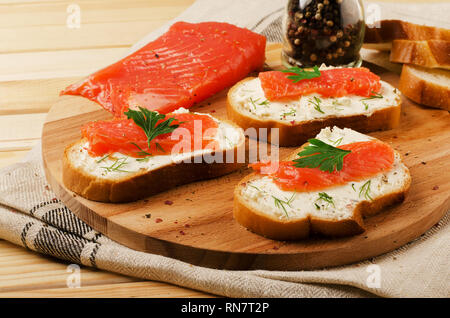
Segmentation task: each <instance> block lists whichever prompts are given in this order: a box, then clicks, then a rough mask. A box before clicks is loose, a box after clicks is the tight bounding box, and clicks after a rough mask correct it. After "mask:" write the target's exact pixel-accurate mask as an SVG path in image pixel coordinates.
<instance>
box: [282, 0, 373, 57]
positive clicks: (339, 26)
mask: <svg viewBox="0 0 450 318" xmlns="http://www.w3.org/2000/svg"><path fill="white" fill-rule="evenodd" d="M346 1H347V2H346V3H345V4H346V6H345V7H344V6H341V4H342V3H343V2H342V0H311V1H309V2H307V5H306V6H304V7H300V1H298V0H291V1H289V2H288V7H287V19H288V21H287V25H286V31H285V32H286V33H285V34H286V40H285V45H284V47H283V59H284V60H285V61H286V63H287V64H291V65H293V64H296V65H301V66H312V65H317V64H321V63H326V64H330V65H346V64H349V63H352V62H355V61H357V60H358V59H359V49H360V48H361V44H362V37H363V28H364V21H363V20H362V15H361V19H360V20H352V21H350V20H349V21H350V22H351V23H349V21H347V20H345V19H346V17H347V16H349V17H353V16H354V12H352V14H349V12H341V11H342V10H349V9H348V8H353V9H352V10H360V7H359V6H358V5H355V6H353V7H352V5H351V4H352V3H351V1H354V2H355V3H356V4H357V3H358V1H357V0H346Z"/></svg>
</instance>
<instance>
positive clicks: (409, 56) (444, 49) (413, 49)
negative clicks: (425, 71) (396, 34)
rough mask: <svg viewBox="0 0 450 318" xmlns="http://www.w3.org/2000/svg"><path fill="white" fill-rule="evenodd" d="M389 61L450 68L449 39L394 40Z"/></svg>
mask: <svg viewBox="0 0 450 318" xmlns="http://www.w3.org/2000/svg"><path fill="white" fill-rule="evenodd" d="M390 61H391V62H395V63H407V64H415V65H420V66H424V67H429V68H443V69H450V41H442V40H429V41H411V40H394V41H393V42H392V50H391V55H390Z"/></svg>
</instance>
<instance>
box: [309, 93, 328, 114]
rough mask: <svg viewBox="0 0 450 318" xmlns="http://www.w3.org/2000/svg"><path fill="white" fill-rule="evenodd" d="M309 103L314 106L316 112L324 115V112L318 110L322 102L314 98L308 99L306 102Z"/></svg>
mask: <svg viewBox="0 0 450 318" xmlns="http://www.w3.org/2000/svg"><path fill="white" fill-rule="evenodd" d="M308 102H309V103H311V104H313V105H314V109H315V110H317V111H318V112H319V113H322V114H325V112H324V111H323V110H322V109H321V108H320V103H322V100H321V99H320V98H319V97H317V96H314V100H312V99H310V100H308Z"/></svg>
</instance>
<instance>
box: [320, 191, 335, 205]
mask: <svg viewBox="0 0 450 318" xmlns="http://www.w3.org/2000/svg"><path fill="white" fill-rule="evenodd" d="M319 200H323V201H325V202H327V203H329V204H331V205H332V206H334V201H333V198H332V197H330V196H329V195H328V193H326V192H319V198H318V199H317V200H316V202H317V201H319ZM316 207H317V206H316Z"/></svg>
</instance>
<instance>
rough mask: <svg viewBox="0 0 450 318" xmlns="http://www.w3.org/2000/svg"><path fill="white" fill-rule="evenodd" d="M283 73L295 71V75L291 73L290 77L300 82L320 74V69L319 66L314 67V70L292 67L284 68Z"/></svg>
mask: <svg viewBox="0 0 450 318" xmlns="http://www.w3.org/2000/svg"><path fill="white" fill-rule="evenodd" d="M282 72H283V73H294V74H295V75H289V76H288V79H290V80H293V81H294V83H298V82H300V81H301V80H304V79H311V78H315V77H319V76H320V71H319V68H318V67H317V66H314V67H313V70H312V71H307V70H305V69H303V68H299V67H291V68H288V69H287V70H282Z"/></svg>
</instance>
